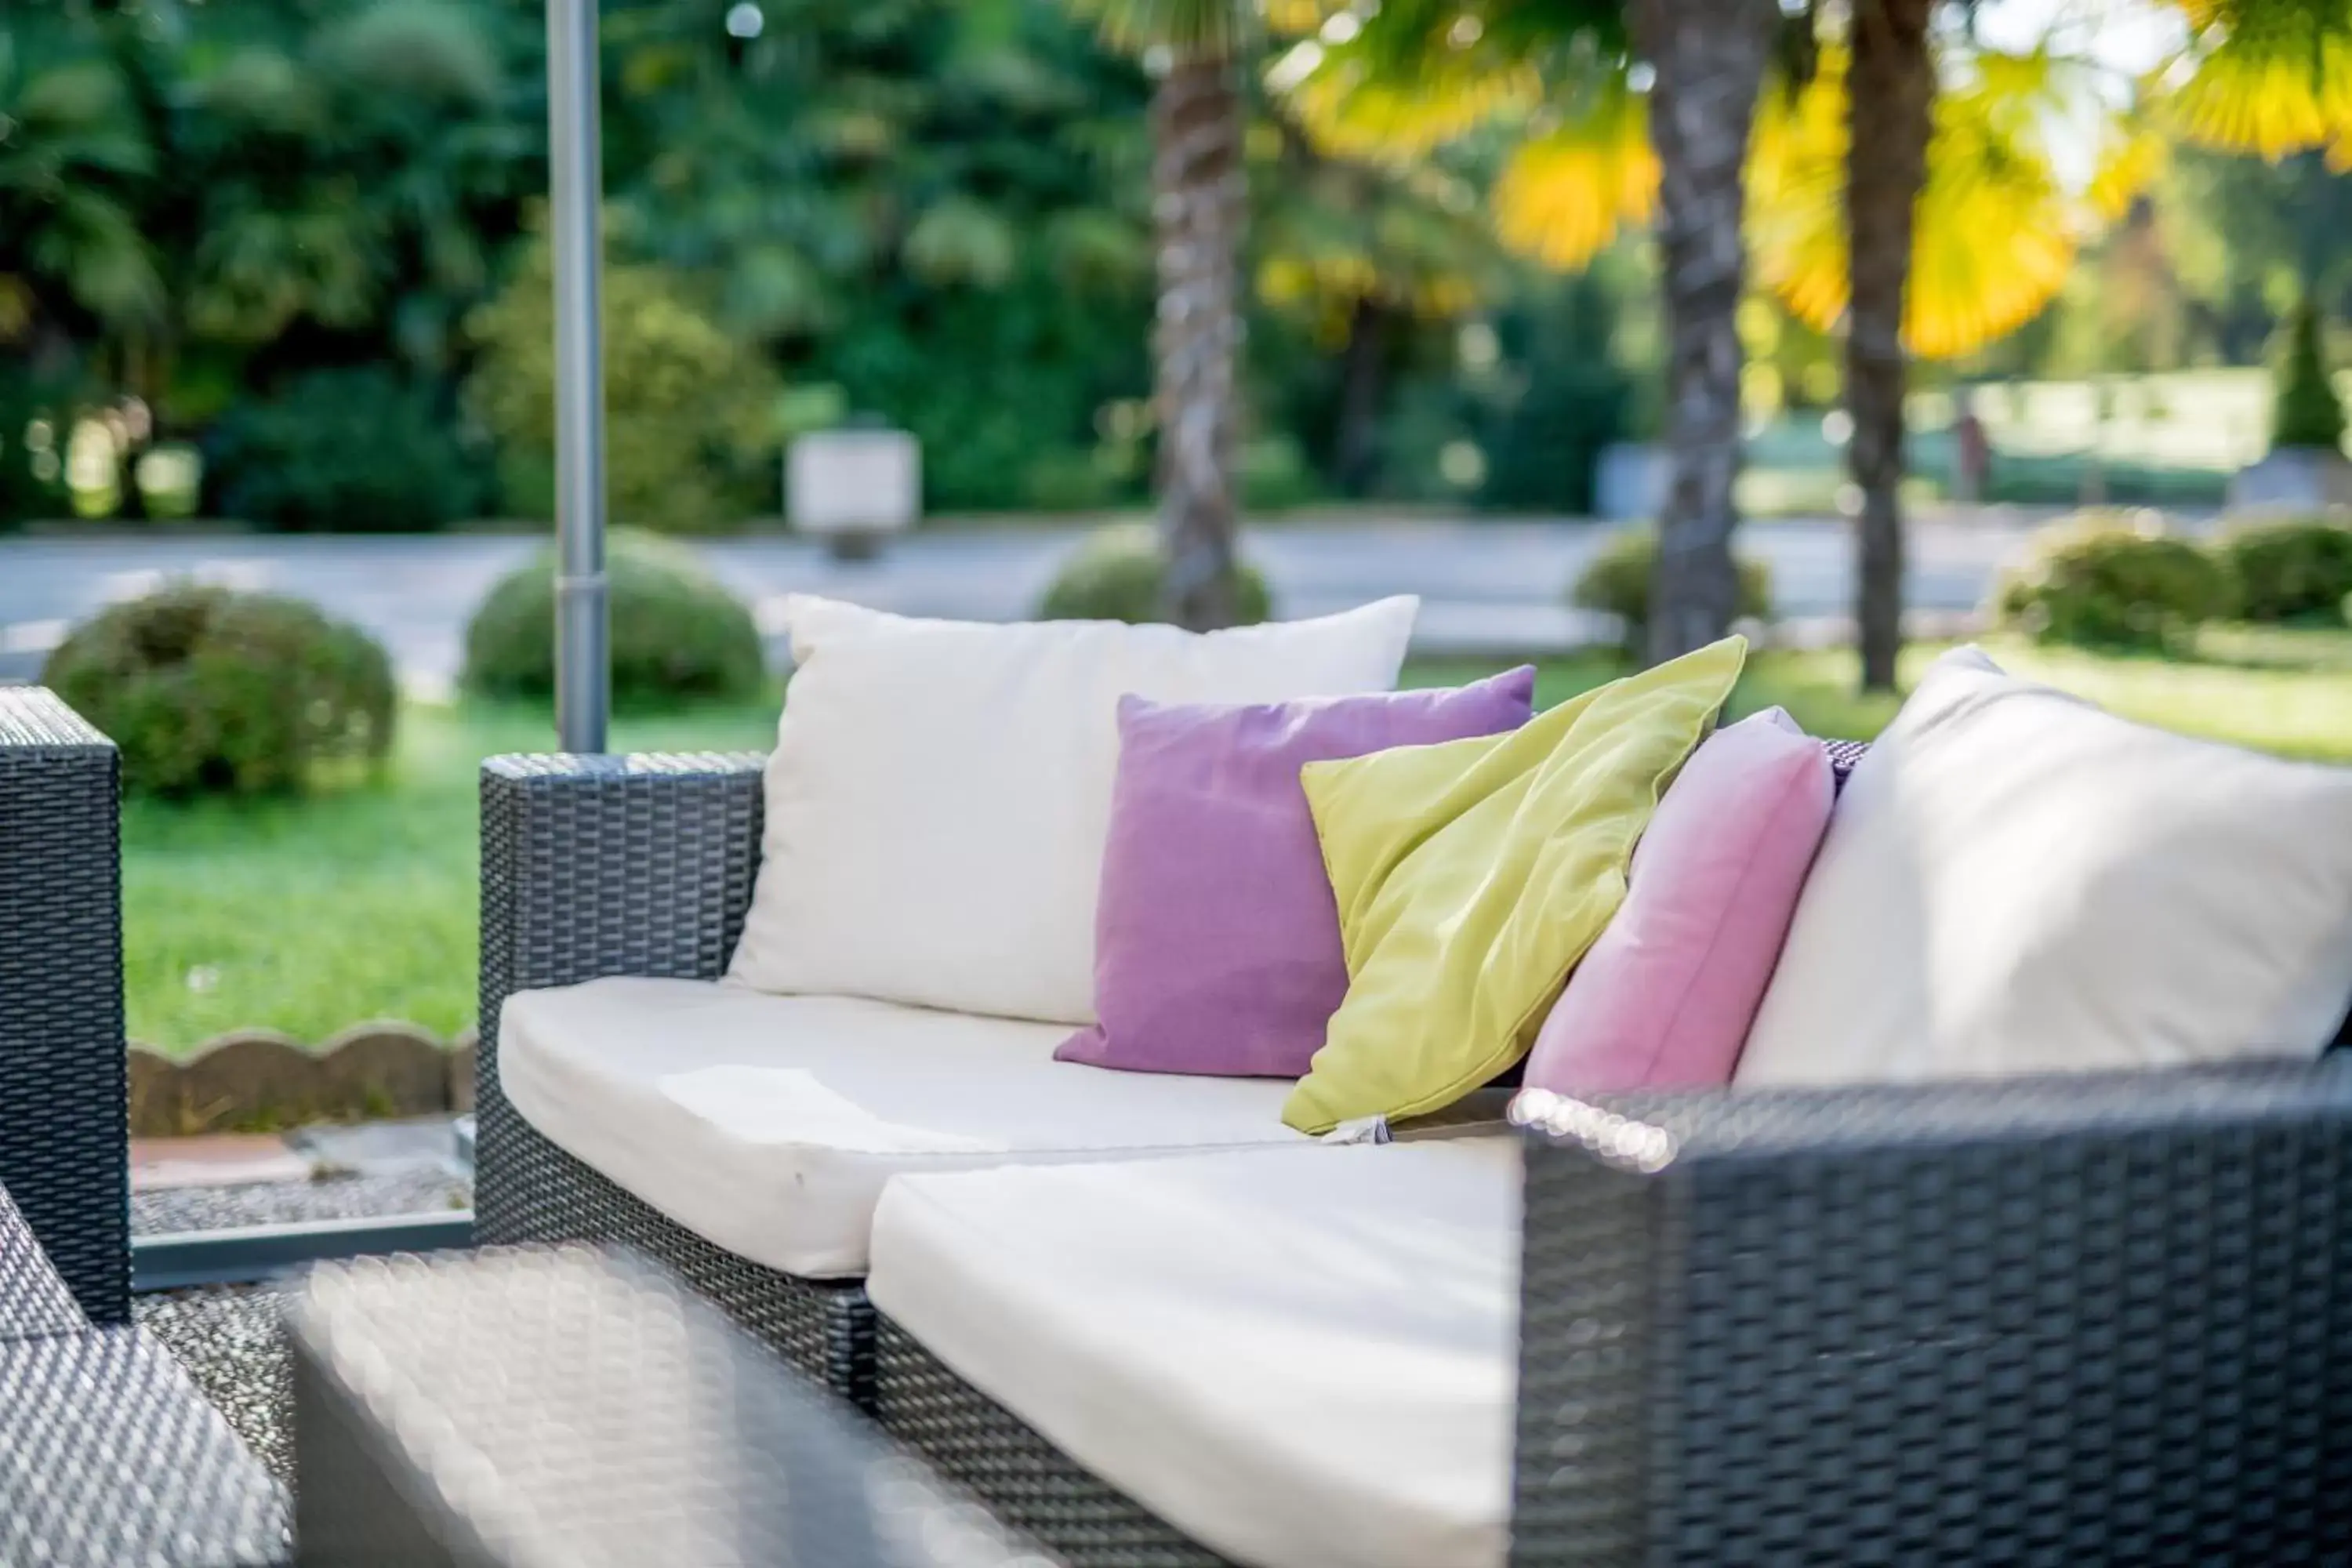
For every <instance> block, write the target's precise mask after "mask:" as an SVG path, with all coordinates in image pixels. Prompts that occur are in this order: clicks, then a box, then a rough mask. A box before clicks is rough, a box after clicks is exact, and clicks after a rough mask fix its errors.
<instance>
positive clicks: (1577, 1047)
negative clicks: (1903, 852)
mask: <svg viewBox="0 0 2352 1568" xmlns="http://www.w3.org/2000/svg"><path fill="white" fill-rule="evenodd" d="M1834 794H1835V792H1834V789H1833V786H1832V780H1831V776H1830V760H1829V753H1828V752H1825V751H1823V750H1822V743H1821V742H1819V741H1816V740H1813V739H1811V737H1810V736H1808V735H1807V734H1806V733H1805V732H1804V731H1802V730H1800V729H1799V728H1798V727H1797V725H1796V722H1795V721H1793V720H1791V719H1790V717H1789V716H1788V715H1787V714H1786V713H1783V712H1782V711H1780V710H1779V709H1778V708H1773V709H1768V710H1765V711H1764V712H1761V713H1759V714H1756V715H1754V716H1753V717H1751V718H1748V719H1744V720H1742V721H1739V722H1738V723H1737V724H1732V725H1729V726H1727V727H1726V728H1724V729H1721V730H1718V731H1716V732H1715V734H1713V735H1712V736H1710V737H1708V739H1707V741H1706V743H1705V744H1704V745H1702V746H1700V747H1699V749H1698V750H1697V751H1696V752H1693V753H1692V754H1691V759H1690V761H1689V762H1688V763H1685V764H1684V766H1683V771H1682V773H1681V775H1680V776H1679V777H1677V778H1676V779H1675V783H1674V785H1673V787H1672V788H1670V789H1668V790H1667V791H1666V796H1665V798H1664V800H1662V801H1660V802H1659V803H1658V810H1657V815H1656V816H1653V817H1652V818H1651V819H1650V827H1649V831H1648V832H1646V833H1644V834H1643V836H1642V842H1641V843H1640V844H1639V845H1637V846H1635V847H1634V850H1633V865H1632V868H1631V869H1630V872H1629V874H1628V881H1627V887H1626V893H1625V901H1624V903H1623V904H1622V905H1621V906H1620V907H1619V909H1618V910H1617V916H1616V918H1615V919H1614V920H1612V921H1610V922H1609V929H1608V930H1607V931H1603V932H1602V933H1601V940H1600V941H1598V942H1594V943H1593V944H1592V949H1591V952H1587V953H1586V954H1585V956H1584V962H1583V963H1580V964H1579V965H1577V968H1576V972H1575V973H1573V974H1571V975H1570V976H1569V980H1568V989H1567V990H1566V991H1564V992H1562V993H1561V994H1560V998H1559V1002H1558V1003H1556V1004H1555V1005H1553V1007H1552V1010H1551V1016H1550V1017H1549V1018H1547V1019H1545V1020H1544V1026H1543V1031H1542V1032H1541V1033H1540V1034H1538V1036H1537V1037H1536V1045H1535V1049H1534V1051H1533V1052H1531V1053H1530V1054H1529V1056H1528V1068H1527V1083H1528V1087H1529V1088H1531V1089H1552V1090H1554V1091H1556V1092H1558V1093H1561V1094H1599V1093H1603V1092H1606V1091H1609V1090H1613V1089H1654V1088H1669V1087H1672V1088H1699V1087H1704V1086H1706V1085H1710V1084H1727V1083H1729V1082H1730V1081H1731V1069H1732V1068H1734V1067H1736V1066H1738V1062H1739V1049H1740V1047H1741V1046H1742V1045H1743V1044H1744V1043H1745V1042H1746V1040H1747V1038H1748V1024H1749V1023H1750V1022H1751V1021H1753V1020H1754V1018H1755V1016H1756V1007H1757V1004H1758V1003H1759V1002H1761V1001H1762V1000H1763V997H1764V987H1765V986H1766V984H1769V982H1770V980H1771V978H1772V966H1773V965H1774V964H1775V963H1778V962H1779V961H1780V943H1781V941H1782V939H1784V938H1785V937H1787V935H1788V934H1789V921H1790V916H1792V915H1793V914H1795V912H1796V909H1797V895H1798V893H1799V892H1801V890H1802V889H1803V888H1804V885H1805V873H1806V871H1807V870H1808V869H1809V868H1811V865H1812V862H1813V851H1814V850H1815V849H1817V848H1819V847H1821V842H1822V833H1823V832H1825V831H1826V830H1827V829H1828V827H1829V822H1830V804H1831V801H1832V798H1833V796H1834Z"/></svg>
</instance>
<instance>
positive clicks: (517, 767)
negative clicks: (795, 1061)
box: [478, 752, 762, 1088]
mask: <svg viewBox="0 0 2352 1568" xmlns="http://www.w3.org/2000/svg"><path fill="white" fill-rule="evenodd" d="M761 760H762V759H761V757H759V756H758V755H757V754H755V753H748V752H744V753H735V752H730V753H693V754H676V755H664V754H652V753H647V754H640V755H635V756H614V757H585V756H568V755H547V756H503V757H492V758H490V759H489V760H488V761H487V762H485V763H483V764H482V1011H481V1032H482V1042H483V1045H482V1050H481V1053H480V1058H481V1059H480V1063H479V1066H478V1072H479V1073H480V1074H481V1076H482V1077H483V1079H485V1080H488V1081H486V1085H485V1087H488V1088H495V1081H494V1080H495V1076H496V1071H497V1068H496V1060H495V1058H496V1052H497V1034H498V1017H499V1007H500V1005H502V1004H503V1003H504V1002H505V1000H506V998H507V997H508V995H509V994H511V993H513V992H516V991H526V990H532V989H536V988H538V987H541V986H548V985H569V984H574V983H576V982H579V981H583V980H593V979H595V978H596V977H598V976H600V975H605V974H651V975H663V976H669V977H675V978H683V979H702V980H715V979H717V978H718V977H719V975H720V974H721V973H725V971H726V968H727V962H728V959H729V957H730V955H731V954H732V953H733V952H734V949H735V939H736V938H737V936H738V935H740V933H741V931H742V929H743V914H744V911H745V910H747V909H749V908H750V907H751V882H752V879H753V877H754V876H755V875H756V874H757V873H758V871H759V868H760V833H761V795H760V769H761Z"/></svg>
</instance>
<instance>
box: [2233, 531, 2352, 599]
mask: <svg viewBox="0 0 2352 1568" xmlns="http://www.w3.org/2000/svg"><path fill="white" fill-rule="evenodd" d="M2220 549H2221V557H2222V559H2223V561H2224V562H2225V563H2227V565H2228V568H2229V572H2230V576H2231V584H2232V586H2233V587H2234V588H2235V589H2236V591H2237V613H2238V614H2239V615H2240V616H2243V617H2244V618H2246V619H2247V620H2250V621H2288V620H2295V619H2299V618H2301V617H2303V616H2330V615H2332V614H2333V613H2334V612H2335V611H2336V609H2337V608H2338V607H2340V606H2341V605H2343V603H2344V600H2345V597H2346V595H2352V521H2344V520H2340V519H2335V518H2325V517H2304V518H2284V519H2280V520H2278V521H2272V522H2256V523H2247V524H2243V525H2242V526H2240V527H2236V528H2232V529H2231V530H2230V531H2229V532H2227V533H2225V534H2223V535H2222V536H2221V544H2220Z"/></svg>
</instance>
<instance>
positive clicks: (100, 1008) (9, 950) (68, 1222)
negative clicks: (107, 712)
mask: <svg viewBox="0 0 2352 1568" xmlns="http://www.w3.org/2000/svg"><path fill="white" fill-rule="evenodd" d="M120 791H121V785H120V771H119V764H118V759H117V757H116V755H115V750H114V743H113V742H110V741H109V740H108V739H107V738H106V737H105V736H103V735H101V734H100V733H99V732H98V731H96V730H94V729H92V728H91V727H90V726H89V724H88V723H86V722H85V721H83V720H82V719H81V717H80V716H79V714H77V713H75V712H74V710H72V709H70V708H68V707H67V706H66V705H65V704H64V703H63V702H61V701H59V700H58V699H57V698H56V697H54V696H52V695H51V694H50V693H48V692H47V691H45V690H42V689H39V688H37V687H22V686H18V687H5V686H0V1187H5V1188H6V1189H7V1192H8V1195H9V1196H10V1197H11V1198H12V1199H14V1200H15V1202H16V1207H17V1209H18V1210H19V1211H20V1212H21V1213H22V1214H23V1215H24V1216H25V1221H26V1224H27V1225H29V1226H31V1227H32V1230H33V1234H34V1235H35V1236H37V1237H39V1239H40V1243H41V1247H42V1250H43V1251H45V1252H47V1254H48V1255H49V1260H50V1261H51V1262H52V1263H54V1264H56V1265H57V1268H58V1273H59V1274H60V1275H62V1276H64V1278H65V1280H66V1283H67V1284H68V1286H70V1287H71V1288H72V1289H73V1293H74V1299H75V1300H76V1301H78V1302H79V1303H80V1306H81V1310H83V1311H84V1312H85V1313H87V1314H88V1315H89V1319H90V1320H91V1321H93V1322H96V1323H101V1324H108V1323H121V1322H127V1321H130V1317H131V1175H130V1136H131V1134H130V1110H129V1088H128V1084H127V1082H126V1073H127V1070H128V1069H127V1064H126V1061H125V1058H124V1050H123V1026H122V879H121V864H122V860H121V837H120V822H121V793H120Z"/></svg>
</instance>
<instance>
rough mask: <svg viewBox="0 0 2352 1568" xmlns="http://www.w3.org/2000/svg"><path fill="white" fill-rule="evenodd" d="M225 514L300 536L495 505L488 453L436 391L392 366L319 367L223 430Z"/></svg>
mask: <svg viewBox="0 0 2352 1568" xmlns="http://www.w3.org/2000/svg"><path fill="white" fill-rule="evenodd" d="M208 445H209V451H208V453H207V462H206V465H205V467H206V469H207V476H206V477H207V478H208V479H209V480H210V481H211V489H212V493H213V496H214V506H215V510H217V511H218V512H219V513H220V514H221V515H222V516H225V517H235V518H242V519H244V520H245V521H247V522H253V523H258V524H259V525H261V526H262V527H264V528H274V529H282V530H285V531H289V532H310V531H335V532H340V533H395V532H409V531H420V530H425V529H435V528H442V527H446V526H447V525H448V524H449V523H452V522H456V521H459V520H461V519H464V518H468V517H472V516H474V515H476V514H477V513H478V512H479V511H480V510H482V508H483V506H484V505H485V504H486V503H487V502H488V500H489V499H490V491H489V472H488V462H487V461H486V459H485V457H484V455H482V454H479V453H476V452H471V451H468V450H467V448H466V447H465V446H464V444H463V443H462V442H460V441H459V439H458V437H457V430H456V427H455V426H454V425H453V423H452V422H451V421H450V420H449V419H448V418H447V417H446V416H445V414H444V411H443V410H442V409H441V408H440V407H439V405H437V403H436V398H435V395H434V393H433V392H432V391H431V390H430V389H429V388H425V387H421V386H415V385H411V384H407V383H404V382H403V381H402V380H400V378H398V377H397V376H395V375H394V374H392V373H391V372H389V371H386V370H383V369H382V368H380V367H369V368H364V369H357V370H322V371H314V372H312V373H311V374H308V375H300V376H297V377H295V378H294V379H293V380H291V381H289V382H288V383H287V384H286V385H285V386H284V388H283V389H282V390H281V391H280V392H279V393H278V395H277V396H275V397H273V398H270V399H268V401H266V402H252V403H240V404H237V405H235V406H234V407H232V408H231V409H230V411H229V413H228V415H227V416H226V417H225V418H223V419H222V420H221V422H220V424H219V425H218V426H215V429H214V431H213V434H212V437H211V440H210V442H209V443H208Z"/></svg>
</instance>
